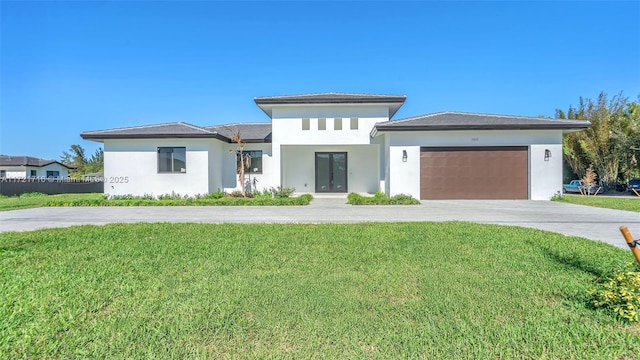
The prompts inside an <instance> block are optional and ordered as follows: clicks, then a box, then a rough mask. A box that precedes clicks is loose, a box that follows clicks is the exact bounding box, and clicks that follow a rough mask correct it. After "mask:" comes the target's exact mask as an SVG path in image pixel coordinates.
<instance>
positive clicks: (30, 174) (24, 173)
mask: <svg viewBox="0 0 640 360" xmlns="http://www.w3.org/2000/svg"><path fill="white" fill-rule="evenodd" d="M73 169H75V167H73V166H68V165H65V164H63V163H61V162H59V161H56V160H44V159H38V158H34V157H31V156H7V155H2V156H0V178H6V179H35V178H47V179H64V178H68V177H69V170H73Z"/></svg>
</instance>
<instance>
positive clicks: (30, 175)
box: [29, 170, 38, 178]
mask: <svg viewBox="0 0 640 360" xmlns="http://www.w3.org/2000/svg"><path fill="white" fill-rule="evenodd" d="M36 176H38V174H37V172H36V171H35V170H31V171H30V172H29V177H30V178H34V177H36Z"/></svg>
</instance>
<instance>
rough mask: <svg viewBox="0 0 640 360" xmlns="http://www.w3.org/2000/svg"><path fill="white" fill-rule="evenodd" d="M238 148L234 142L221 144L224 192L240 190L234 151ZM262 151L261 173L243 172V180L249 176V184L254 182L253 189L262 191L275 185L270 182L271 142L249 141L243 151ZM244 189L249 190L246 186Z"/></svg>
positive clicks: (271, 176)
mask: <svg viewBox="0 0 640 360" xmlns="http://www.w3.org/2000/svg"><path fill="white" fill-rule="evenodd" d="M237 149H238V147H237V145H235V144H224V143H223V145H222V151H221V154H222V161H221V162H220V164H221V166H222V167H221V169H222V175H223V176H222V188H223V190H224V191H226V192H232V191H235V190H240V182H239V181H238V174H237V164H236V155H235V151H236V150H237ZM256 150H260V151H262V173H259V174H257V173H254V172H251V173H250V172H248V171H247V172H245V182H246V181H247V180H249V178H251V184H253V183H254V182H255V189H253V190H259V191H264V190H268V189H269V188H271V187H274V186H277V185H274V184H273V183H272V181H271V180H272V178H273V161H272V156H271V144H268V143H255V144H254V143H249V144H247V145H246V146H245V148H244V151H256ZM246 190H249V189H248V188H247V189H246Z"/></svg>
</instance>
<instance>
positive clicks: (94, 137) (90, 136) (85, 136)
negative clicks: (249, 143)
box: [80, 133, 230, 141]
mask: <svg viewBox="0 0 640 360" xmlns="http://www.w3.org/2000/svg"><path fill="white" fill-rule="evenodd" d="M80 137H82V138H83V139H84V140H116V139H218V140H223V141H228V140H230V139H229V138H227V137H226V136H223V135H220V134H137V135H135V134H87V133H81V134H80Z"/></svg>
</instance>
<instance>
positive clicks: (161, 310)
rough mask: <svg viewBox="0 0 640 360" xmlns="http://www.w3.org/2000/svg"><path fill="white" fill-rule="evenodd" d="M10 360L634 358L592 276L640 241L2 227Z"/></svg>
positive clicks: (407, 230) (188, 227) (419, 227)
mask: <svg viewBox="0 0 640 360" xmlns="http://www.w3.org/2000/svg"><path fill="white" fill-rule="evenodd" d="M0 249H1V252H0V358H38V359H46V358H122V359H129V358H165V359H173V358H185V357H186V358H194V357H197V358H223V357H227V358H328V359H334V358H384V359H386V358H425V359H438V358H440V359H453V358H455V359H460V358H473V359H476V358H478V359H483V358H491V359H495V358H506V359H508V358H535V359H538V358H547V359H549V358H556V359H602V358H607V359H609V358H613V359H635V358H637V355H638V351H639V349H640V336H639V335H640V325H627V324H623V323H620V322H617V321H615V320H613V319H612V318H611V317H609V316H607V315H606V313H605V312H603V311H600V310H594V309H592V308H591V307H590V306H589V305H588V304H589V298H588V295H587V290H588V289H590V288H592V287H593V286H594V282H595V280H596V278H597V277H598V276H599V275H602V274H604V273H605V272H608V271H609V270H610V269H612V268H613V267H614V266H616V265H618V264H620V263H622V262H625V261H628V260H629V259H630V256H631V255H630V253H629V252H628V251H624V250H622V249H617V248H614V247H611V246H609V245H606V244H602V243H598V242H593V241H588V240H585V239H580V238H570V237H566V236H564V235H559V234H553V233H548V232H543V231H538V230H531V229H524V228H516V227H501V226H497V225H480V224H469V223H407V224H385V223H378V224H342V225H337V224H325V225H264V224H262V225H259V224H251V225H241V224H222V225H211V224H134V225H124V224H114V225H107V226H104V227H98V226H82V227H72V228H67V229H52V230H39V231H33V232H24V233H3V234H0Z"/></svg>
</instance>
